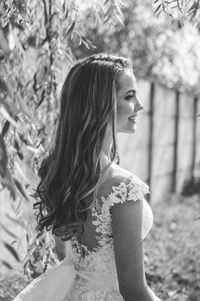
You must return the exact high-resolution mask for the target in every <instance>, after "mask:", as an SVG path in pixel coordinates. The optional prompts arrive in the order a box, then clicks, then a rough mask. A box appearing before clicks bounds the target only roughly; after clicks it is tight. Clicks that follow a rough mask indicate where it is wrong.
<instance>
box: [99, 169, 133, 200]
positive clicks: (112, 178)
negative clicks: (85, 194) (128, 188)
mask: <svg viewBox="0 0 200 301" xmlns="http://www.w3.org/2000/svg"><path fill="white" fill-rule="evenodd" d="M132 176H133V174H132V173H131V172H130V171H128V170H126V169H124V168H122V167H121V166H118V165H114V166H113V167H112V168H111V169H110V171H109V173H108V176H107V178H106V180H105V181H104V182H103V184H102V185H101V188H100V191H99V193H100V194H101V196H105V197H106V196H108V195H109V194H110V193H111V192H112V188H113V187H117V186H119V185H120V184H121V183H125V184H128V183H129V182H130V179H131V177H132Z"/></svg>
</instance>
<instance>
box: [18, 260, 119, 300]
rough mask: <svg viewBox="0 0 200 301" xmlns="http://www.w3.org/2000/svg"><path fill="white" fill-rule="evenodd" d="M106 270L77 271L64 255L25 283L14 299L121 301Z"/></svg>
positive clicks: (113, 278) (111, 276)
mask: <svg viewBox="0 0 200 301" xmlns="http://www.w3.org/2000/svg"><path fill="white" fill-rule="evenodd" d="M115 281H116V277H115V276H114V275H113V273H108V272H90V271H79V270H76V269H75V266H74V264H73V261H72V260H70V259H68V258H66V259H64V260H63V261H62V262H60V263H59V264H58V265H56V266H55V267H53V268H51V269H49V270H48V271H46V272H45V273H44V274H42V275H40V276H39V277H38V278H36V279H34V280H33V281H32V282H31V283H30V284H28V286H27V287H25V288H24V289H23V290H22V291H21V292H20V293H19V294H18V295H17V296H16V297H15V299H14V300H13V301H79V300H80V301H95V300H99V301H100V300H102V301H103V300H105V301H118V300H119V301H122V300H123V298H122V297H121V295H120V293H119V290H118V289H113V287H114V283H115Z"/></svg>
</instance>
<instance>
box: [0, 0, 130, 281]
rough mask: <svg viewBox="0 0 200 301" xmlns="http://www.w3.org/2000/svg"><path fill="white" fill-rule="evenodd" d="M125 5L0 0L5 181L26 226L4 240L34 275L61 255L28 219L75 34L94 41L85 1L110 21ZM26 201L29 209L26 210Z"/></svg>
mask: <svg viewBox="0 0 200 301" xmlns="http://www.w3.org/2000/svg"><path fill="white" fill-rule="evenodd" d="M123 5H124V4H123V3H122V1H121V0H107V1H105V3H103V4H102V1H101V0H96V1H92V3H88V1H85V2H84V1H81V0H76V1H74V0H69V1H65V0H59V1H56V2H55V1H52V0H27V1H26V0H19V1H15V0H0V182H1V186H2V189H7V190H9V192H10V195H11V197H12V198H13V199H14V203H13V207H14V210H15V212H16V215H17V219H19V220H20V223H21V227H22V228H23V229H24V231H25V233H26V235H25V236H24V237H23V238H22V241H21V242H20V241H17V240H16V244H15V246H14V247H13V246H11V245H9V244H7V242H5V243H4V246H5V247H6V248H7V250H8V251H9V252H10V253H11V254H12V255H13V256H14V257H15V259H16V260H17V261H18V260H23V264H24V269H25V272H26V273H27V274H28V275H30V276H32V277H35V276H37V275H38V274H40V273H42V272H43V271H44V270H45V269H46V268H47V266H48V265H49V264H51V263H52V262H55V261H56V257H55V256H54V255H53V250H54V247H53V239H52V237H51V235H50V234H49V233H46V232H45V231H44V232H42V233H35V232H34V223H33V222H31V223H30V220H29V218H30V215H31V220H34V215H33V213H32V211H31V214H30V210H31V207H32V202H33V200H32V199H31V194H32V193H33V190H34V188H35V187H36V185H37V183H38V176H37V169H38V165H39V164H40V161H41V159H42V157H41V155H42V154H44V156H45V155H46V153H47V152H48V148H49V147H50V146H51V144H52V143H53V141H52V137H53V134H54V131H55V129H56V122H57V115H58V109H59V103H58V98H59V92H60V84H61V81H62V73H61V69H63V68H62V66H63V64H64V65H65V69H66V70H65V73H67V71H68V69H69V68H70V67H71V65H72V63H73V62H74V59H75V57H74V54H73V50H72V43H73V41H76V42H78V45H83V46H84V47H87V48H90V47H93V48H94V47H95V46H94V45H93V44H92V43H91V42H90V40H89V39H88V38H87V37H86V36H85V33H84V32H85V30H84V26H85V18H86V16H85V7H86V6H87V7H90V8H91V12H92V14H93V16H94V20H95V22H96V23H98V24H99V23H101V25H102V27H104V26H106V24H107V22H108V21H110V20H112V22H119V21H120V22H121V14H122V13H121V7H122V6H123ZM26 206H28V208H29V214H27V211H26V210H23V209H24V208H25V207H26ZM24 211H25V212H24ZM11 219H12V217H11ZM12 222H13V224H16V223H17V220H15V219H14V220H13V221H12ZM4 230H5V229H4ZM8 231H9V230H7V233H8ZM10 234H11V236H14V233H12V232H10ZM31 237H32V238H31ZM24 241H25V243H26V245H27V256H26V258H25V259H21V258H20V256H18V255H17V254H18V253H17V250H18V249H19V245H20V243H22V242H23V243H24ZM1 262H2V264H4V265H6V266H7V267H8V268H12V267H11V266H10V265H9V263H7V262H6V261H3V260H2V261H1ZM38 262H41V263H42V264H41V266H40V267H39V264H38Z"/></svg>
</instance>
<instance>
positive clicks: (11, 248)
mask: <svg viewBox="0 0 200 301" xmlns="http://www.w3.org/2000/svg"><path fill="white" fill-rule="evenodd" d="M3 244H4V246H5V247H6V249H7V250H8V251H9V252H10V253H11V254H12V255H13V257H15V259H16V260H17V261H18V262H20V259H19V255H18V254H17V252H16V250H15V249H14V248H13V247H12V246H11V245H9V244H8V243H7V242H5V241H3Z"/></svg>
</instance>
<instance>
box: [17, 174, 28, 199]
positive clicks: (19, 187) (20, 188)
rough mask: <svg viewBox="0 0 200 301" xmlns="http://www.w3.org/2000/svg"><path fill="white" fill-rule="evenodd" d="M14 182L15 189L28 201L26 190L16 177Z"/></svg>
mask: <svg viewBox="0 0 200 301" xmlns="http://www.w3.org/2000/svg"><path fill="white" fill-rule="evenodd" d="M14 183H15V185H16V186H17V189H18V190H19V191H20V192H21V194H22V195H23V197H24V198H25V199H26V200H27V201H29V199H28V197H27V195H26V192H25V191H24V188H23V187H22V184H21V183H20V182H19V181H18V180H17V179H14Z"/></svg>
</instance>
